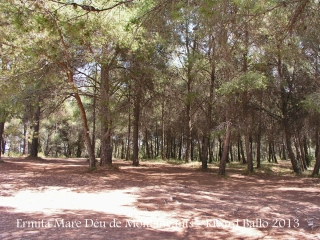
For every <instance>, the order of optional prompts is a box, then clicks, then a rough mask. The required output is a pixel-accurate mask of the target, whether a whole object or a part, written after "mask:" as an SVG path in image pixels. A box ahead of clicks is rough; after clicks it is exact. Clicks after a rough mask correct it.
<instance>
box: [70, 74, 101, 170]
mask: <svg viewBox="0 0 320 240" xmlns="http://www.w3.org/2000/svg"><path fill="white" fill-rule="evenodd" d="M68 81H69V84H70V86H71V89H72V90H73V92H74V97H75V99H76V101H77V105H78V108H79V110H80V115H81V120H82V125H83V130H84V140H85V143H86V148H87V152H88V156H89V168H90V169H94V168H95V167H96V159H95V155H94V149H93V148H92V145H91V143H92V142H91V139H90V131H89V127H88V120H87V115H86V111H85V109H84V107H83V103H82V100H81V97H80V95H79V93H78V89H77V87H76V86H75V84H74V82H73V73H72V72H71V71H70V70H68Z"/></svg>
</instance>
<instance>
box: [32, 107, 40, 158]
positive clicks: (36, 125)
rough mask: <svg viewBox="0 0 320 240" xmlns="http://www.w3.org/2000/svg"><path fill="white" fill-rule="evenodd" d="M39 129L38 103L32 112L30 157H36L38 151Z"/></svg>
mask: <svg viewBox="0 0 320 240" xmlns="http://www.w3.org/2000/svg"><path fill="white" fill-rule="evenodd" d="M39 130H40V103H38V106H37V109H36V112H35V114H34V125H33V134H32V142H31V150H30V156H31V157H38V152H39Z"/></svg>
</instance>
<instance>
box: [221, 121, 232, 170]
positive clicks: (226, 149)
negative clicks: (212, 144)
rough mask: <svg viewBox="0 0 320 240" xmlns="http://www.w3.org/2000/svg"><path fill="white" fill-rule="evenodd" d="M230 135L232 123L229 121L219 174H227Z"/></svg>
mask: <svg viewBox="0 0 320 240" xmlns="http://www.w3.org/2000/svg"><path fill="white" fill-rule="evenodd" d="M230 136H231V123H230V122H228V123H227V129H226V137H225V140H224V143H223V152H222V157H221V160H220V166H219V175H226V164H227V158H228V152H229V143H230Z"/></svg>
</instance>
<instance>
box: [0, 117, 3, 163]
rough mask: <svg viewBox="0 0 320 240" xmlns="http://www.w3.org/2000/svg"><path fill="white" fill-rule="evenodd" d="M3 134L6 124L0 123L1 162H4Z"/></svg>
mask: <svg viewBox="0 0 320 240" xmlns="http://www.w3.org/2000/svg"><path fill="white" fill-rule="evenodd" d="M3 132H4V122H0V162H3V160H2V158H1V156H2V153H3V150H4V149H2V147H3Z"/></svg>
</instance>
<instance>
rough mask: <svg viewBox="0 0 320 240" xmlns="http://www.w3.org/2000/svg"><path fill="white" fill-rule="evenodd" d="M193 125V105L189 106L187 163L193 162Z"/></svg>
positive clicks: (189, 104)
mask: <svg viewBox="0 0 320 240" xmlns="http://www.w3.org/2000/svg"><path fill="white" fill-rule="evenodd" d="M191 143H192V123H191V103H188V104H187V148H186V162H187V163H190V162H191V151H192V149H191V148H192V146H191V145H192V144H191Z"/></svg>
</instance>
